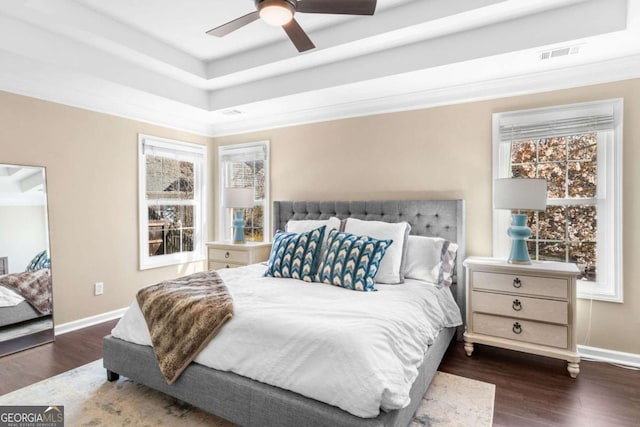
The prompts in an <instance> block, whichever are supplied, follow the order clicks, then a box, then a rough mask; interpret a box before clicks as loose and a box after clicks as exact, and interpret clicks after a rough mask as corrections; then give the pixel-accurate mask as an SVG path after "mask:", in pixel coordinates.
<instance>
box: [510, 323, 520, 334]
mask: <svg viewBox="0 0 640 427" xmlns="http://www.w3.org/2000/svg"><path fill="white" fill-rule="evenodd" d="M511 330H512V331H513V333H514V334H521V333H522V326H521V325H520V323H518V322H516V323H514V324H513V328H511Z"/></svg>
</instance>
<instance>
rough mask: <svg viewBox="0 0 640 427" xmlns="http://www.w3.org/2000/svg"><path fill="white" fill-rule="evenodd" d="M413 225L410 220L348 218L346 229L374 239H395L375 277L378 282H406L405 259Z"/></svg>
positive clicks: (348, 231)
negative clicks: (388, 220)
mask: <svg viewBox="0 0 640 427" xmlns="http://www.w3.org/2000/svg"><path fill="white" fill-rule="evenodd" d="M409 230H411V226H410V225H409V223H408V222H406V221H403V222H396V223H391V222H383V221H362V220H360V219H355V218H347V222H346V224H345V226H344V231H345V232H347V233H351V234H355V235H357V236H369V237H373V238H374V239H382V240H387V239H391V240H393V243H392V244H391V246H389V248H388V249H387V252H386V253H385V255H384V257H383V258H382V261H381V262H380V268H379V269H378V274H377V275H376V277H375V281H376V283H388V284H397V283H403V282H404V259H405V254H406V252H407V245H406V241H407V236H408V235H409Z"/></svg>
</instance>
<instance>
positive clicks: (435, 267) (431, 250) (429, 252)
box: [404, 236, 449, 284]
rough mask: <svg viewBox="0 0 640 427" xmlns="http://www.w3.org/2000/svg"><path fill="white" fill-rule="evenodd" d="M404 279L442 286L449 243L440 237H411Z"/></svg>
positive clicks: (408, 243) (408, 241)
mask: <svg viewBox="0 0 640 427" xmlns="http://www.w3.org/2000/svg"><path fill="white" fill-rule="evenodd" d="M407 246H408V250H407V262H406V265H405V273H404V277H406V278H407V279H417V280H422V281H425V282H430V283H435V284H442V281H443V260H444V259H445V256H446V253H447V249H448V247H449V241H448V240H445V239H442V238H440V237H426V236H409V238H408V240H407Z"/></svg>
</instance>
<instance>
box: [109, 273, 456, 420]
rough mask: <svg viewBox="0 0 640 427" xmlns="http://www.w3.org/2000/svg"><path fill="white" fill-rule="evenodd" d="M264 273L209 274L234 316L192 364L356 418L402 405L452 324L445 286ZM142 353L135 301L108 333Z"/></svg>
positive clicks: (145, 335) (145, 340)
mask: <svg viewBox="0 0 640 427" xmlns="http://www.w3.org/2000/svg"><path fill="white" fill-rule="evenodd" d="M264 271H265V266H264V265H260V264H256V265H251V266H248V267H242V268H234V269H224V270H220V271H218V273H219V274H220V276H221V277H222V278H223V280H224V281H225V283H226V285H227V287H228V288H229V290H230V291H231V293H232V295H233V300H234V315H233V318H232V319H231V321H229V322H228V323H227V324H226V325H225V326H224V327H223V328H222V329H221V331H220V332H219V333H218V335H217V336H216V337H215V338H214V339H213V340H212V341H211V342H210V343H209V345H207V347H205V348H204V350H202V352H201V353H200V354H199V355H198V357H197V358H196V359H195V362H197V363H200V364H202V365H205V366H209V367H211V368H214V369H218V370H222V371H231V372H235V373H237V374H239V375H242V376H245V377H249V378H252V379H254V380H257V381H261V382H263V383H267V384H271V385H274V386H277V387H281V388H284V389H288V390H292V391H294V392H297V393H300V394H302V395H304V396H307V397H310V398H312V399H316V400H319V401H322V402H325V403H328V404H330V405H334V406H337V407H339V408H341V409H343V410H345V411H348V412H350V413H352V414H354V415H357V416H359V417H375V416H377V415H378V413H379V411H380V408H383V409H385V410H390V409H398V408H403V407H405V406H406V405H408V404H409V400H410V399H409V391H410V388H411V384H412V383H413V381H414V380H415V378H416V377H417V375H418V367H419V366H420V365H421V363H422V359H423V355H424V353H425V351H426V349H427V347H428V346H429V345H430V344H431V343H432V342H433V340H434V339H435V337H436V336H437V334H438V333H439V331H440V330H441V329H442V328H443V327H451V326H457V325H460V324H461V316H460V311H459V309H458V306H457V305H456V303H455V301H454V299H453V296H452V295H451V292H450V291H449V289H448V288H444V289H438V288H437V287H435V286H434V285H431V284H427V283H424V282H419V281H415V280H407V282H406V283H405V284H403V285H376V286H377V288H378V290H379V291H378V292H356V291H351V290H346V289H343V288H339V287H335V286H331V285H325V284H319V283H305V282H302V281H300V280H294V279H275V278H266V277H262V274H263V273H264ZM112 335H113V336H114V337H117V338H120V339H123V340H126V341H130V342H133V343H136V344H143V345H151V339H150V337H149V332H148V329H147V326H146V324H145V321H144V318H143V317H142V313H141V312H140V308H139V307H138V304H137V302H135V301H134V302H133V304H131V307H130V308H129V310H128V311H127V312H126V314H125V315H124V316H123V318H122V319H121V320H120V322H118V324H117V325H116V327H115V328H114V329H113V331H112Z"/></svg>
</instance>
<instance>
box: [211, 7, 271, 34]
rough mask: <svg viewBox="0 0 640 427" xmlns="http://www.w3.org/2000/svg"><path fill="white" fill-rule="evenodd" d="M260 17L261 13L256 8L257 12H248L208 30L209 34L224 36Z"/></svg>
mask: <svg viewBox="0 0 640 427" xmlns="http://www.w3.org/2000/svg"><path fill="white" fill-rule="evenodd" d="M258 18H260V14H259V13H258V11H257V10H256V11H255V12H251V13H248V14H246V15H244V16H241V17H240V18H237V19H234V20H233V21H229V22H227V23H226V24H222V25H220V26H219V27H216V28H214V29H213V30H209V31H207V34H209V35H210V36H216V37H222V36H226V35H227V34H229V33H231V32H233V31H235V30H237V29H239V28H242V27H244V26H245V25H247V24H250V23H252V22H253V21H255V20H256V19H258Z"/></svg>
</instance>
